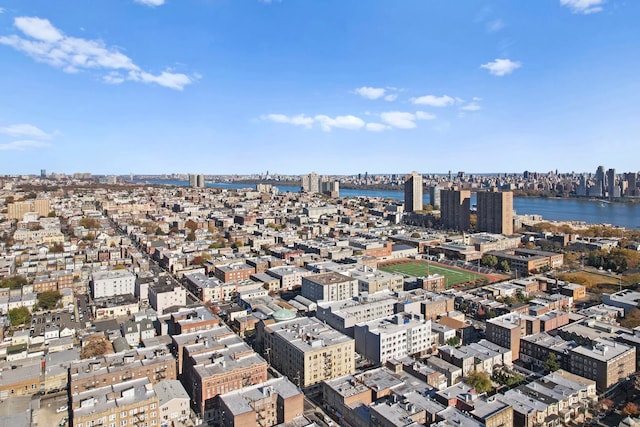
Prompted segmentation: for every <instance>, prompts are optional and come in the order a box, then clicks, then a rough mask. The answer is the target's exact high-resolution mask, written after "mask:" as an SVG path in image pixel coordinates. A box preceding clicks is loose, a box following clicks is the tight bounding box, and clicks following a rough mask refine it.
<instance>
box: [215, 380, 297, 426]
mask: <svg viewBox="0 0 640 427" xmlns="http://www.w3.org/2000/svg"><path fill="white" fill-rule="evenodd" d="M303 405H304V395H303V394H302V392H301V391H300V390H299V389H298V388H297V387H296V386H295V385H294V384H293V383H292V382H291V381H289V379H288V378H286V377H283V378H273V379H271V380H268V381H266V382H264V383H262V384H257V385H254V386H249V387H244V388H241V389H240V390H236V391H232V392H229V393H225V394H222V395H220V413H221V414H220V425H221V426H223V427H240V426H242V427H245V426H247V427H248V426H255V427H270V426H273V425H276V424H281V423H289V422H291V421H293V420H294V418H297V417H299V416H301V415H302V414H303V413H304V408H303Z"/></svg>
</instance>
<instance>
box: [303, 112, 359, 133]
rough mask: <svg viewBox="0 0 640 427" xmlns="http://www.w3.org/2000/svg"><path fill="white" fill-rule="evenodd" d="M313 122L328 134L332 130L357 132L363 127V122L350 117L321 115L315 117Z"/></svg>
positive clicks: (357, 118)
mask: <svg viewBox="0 0 640 427" xmlns="http://www.w3.org/2000/svg"><path fill="white" fill-rule="evenodd" d="M314 120H315V121H316V122H317V123H319V124H320V128H321V129H322V130H323V131H325V132H330V131H331V129H333V128H338V129H348V130H358V129H360V128H362V127H364V125H365V123H364V120H362V119H361V118H360V117H356V116H352V115H348V116H336V117H329V116H325V115H322V114H321V115H318V116H315V117H314Z"/></svg>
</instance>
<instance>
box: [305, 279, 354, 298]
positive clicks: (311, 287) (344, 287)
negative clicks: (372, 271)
mask: <svg viewBox="0 0 640 427" xmlns="http://www.w3.org/2000/svg"><path fill="white" fill-rule="evenodd" d="M302 296H303V297H305V298H308V299H309V300H311V301H314V302H318V301H340V300H344V299H350V298H353V297H357V296H358V280H357V279H354V278H351V277H349V276H345V275H344V274H340V273H336V272H333V271H329V272H327V273H320V274H314V275H311V276H307V277H303V278H302Z"/></svg>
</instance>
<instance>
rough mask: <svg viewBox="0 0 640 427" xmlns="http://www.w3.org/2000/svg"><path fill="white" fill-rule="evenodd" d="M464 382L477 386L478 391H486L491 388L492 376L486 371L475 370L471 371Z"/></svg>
mask: <svg viewBox="0 0 640 427" xmlns="http://www.w3.org/2000/svg"><path fill="white" fill-rule="evenodd" d="M464 382H465V383H467V384H468V385H470V386H471V387H473V388H475V389H476V391H477V392H478V393H486V392H487V391H489V390H491V388H492V385H491V378H489V376H488V375H487V374H485V373H484V372H480V371H474V372H472V373H470V374H469V375H468V376H467V377H466V378H465V379H464Z"/></svg>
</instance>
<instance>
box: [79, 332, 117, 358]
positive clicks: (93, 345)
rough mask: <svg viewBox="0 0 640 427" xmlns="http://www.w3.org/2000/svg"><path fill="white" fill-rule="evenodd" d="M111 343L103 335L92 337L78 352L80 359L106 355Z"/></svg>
mask: <svg viewBox="0 0 640 427" xmlns="http://www.w3.org/2000/svg"><path fill="white" fill-rule="evenodd" d="M110 347H111V343H110V342H109V340H107V338H106V337H105V336H104V335H92V336H90V337H89V338H87V339H86V340H85V342H84V343H83V346H82V350H81V351H80V359H88V358H90V357H96V356H103V355H105V354H107V352H108V350H109V349H110Z"/></svg>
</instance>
